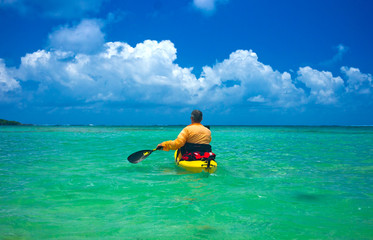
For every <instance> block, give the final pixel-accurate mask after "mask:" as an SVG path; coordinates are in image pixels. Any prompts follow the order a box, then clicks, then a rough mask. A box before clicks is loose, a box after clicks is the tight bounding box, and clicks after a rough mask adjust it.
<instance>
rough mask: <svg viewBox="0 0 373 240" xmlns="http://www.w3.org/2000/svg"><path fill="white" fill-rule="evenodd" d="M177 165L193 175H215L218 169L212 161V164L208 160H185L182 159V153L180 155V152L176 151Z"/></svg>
mask: <svg viewBox="0 0 373 240" xmlns="http://www.w3.org/2000/svg"><path fill="white" fill-rule="evenodd" d="M174 155H175V163H176V165H177V166H179V167H182V168H184V169H185V170H187V171H189V172H193V173H200V172H202V171H205V172H208V173H214V172H215V171H216V169H217V168H218V164H217V163H216V162H215V161H214V160H211V161H210V164H209V163H208V161H207V160H193V161H190V160H183V159H181V153H179V154H178V151H177V150H176V151H175V154H174Z"/></svg>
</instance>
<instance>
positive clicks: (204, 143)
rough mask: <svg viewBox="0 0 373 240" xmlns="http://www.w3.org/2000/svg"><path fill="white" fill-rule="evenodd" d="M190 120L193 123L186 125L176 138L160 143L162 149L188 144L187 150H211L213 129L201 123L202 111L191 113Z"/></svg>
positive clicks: (176, 147)
mask: <svg viewBox="0 0 373 240" xmlns="http://www.w3.org/2000/svg"><path fill="white" fill-rule="evenodd" d="M190 120H191V121H192V124H190V125H188V126H186V127H185V128H184V129H183V130H182V131H181V132H180V134H179V135H178V136H177V138H176V139H175V140H173V141H172V140H170V141H166V142H162V143H160V144H158V147H162V150H164V151H169V150H177V149H179V148H181V147H183V146H184V145H187V151H188V152H192V151H204V152H210V151H211V146H210V145H209V144H210V142H211V131H210V129H208V128H206V127H205V126H203V125H202V124H201V121H202V112H201V111H199V110H194V111H193V112H192V114H191V117H190Z"/></svg>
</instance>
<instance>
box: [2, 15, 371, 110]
mask: <svg viewBox="0 0 373 240" xmlns="http://www.w3.org/2000/svg"><path fill="white" fill-rule="evenodd" d="M102 26H103V25H102V24H101V23H100V21H98V20H83V21H81V22H80V23H79V24H77V25H75V26H62V27H60V28H58V29H56V30H55V31H54V32H52V33H51V34H50V35H49V47H50V48H49V49H41V50H38V51H36V52H33V53H28V54H26V55H25V56H24V57H22V58H21V64H20V66H19V67H18V68H16V69H10V68H7V67H6V65H5V63H4V61H3V60H1V59H0V86H1V90H0V102H1V103H9V102H11V101H20V99H21V101H24V102H25V103H27V104H35V105H45V106H63V107H87V106H92V105H94V104H96V103H105V104H114V105H119V106H121V107H124V108H125V107H128V106H132V105H137V104H152V105H167V106H193V105H199V106H204V107H212V106H214V107H217V106H221V107H222V108H224V107H225V106H235V105H239V106H247V107H260V106H265V107H266V108H268V107H269V108H271V107H272V108H283V109H288V108H297V107H302V106H305V105H308V104H313V105H321V106H335V105H343V104H344V101H345V98H346V97H349V96H359V95H369V94H370V93H371V91H372V87H373V85H372V75H371V74H365V73H362V72H360V70H359V69H358V68H353V67H347V66H345V67H342V68H341V73H342V74H343V77H341V76H333V74H332V73H331V72H328V71H320V70H317V69H313V68H311V67H309V66H306V67H300V68H299V70H298V71H297V72H295V73H290V72H279V71H277V70H274V69H273V68H272V67H271V66H270V65H266V64H264V63H262V62H260V60H259V57H258V55H257V54H256V53H255V52H254V51H253V50H237V51H235V52H233V53H231V54H230V55H229V56H228V57H227V59H225V60H223V61H221V62H217V63H216V64H215V65H213V66H205V67H203V69H202V72H201V74H200V76H196V75H195V74H193V73H192V70H193V69H192V68H185V67H182V66H179V65H178V64H176V63H175V61H176V59H177V49H176V47H175V46H174V44H173V43H172V42H171V41H169V40H164V41H160V42H158V41H153V40H145V41H144V42H141V43H138V44H137V45H136V46H130V45H129V44H128V43H125V42H119V41H118V42H105V34H104V33H103V32H102ZM369 96H370V95H369Z"/></svg>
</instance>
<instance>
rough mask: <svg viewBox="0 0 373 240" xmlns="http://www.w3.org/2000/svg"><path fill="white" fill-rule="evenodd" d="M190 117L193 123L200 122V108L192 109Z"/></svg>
mask: <svg viewBox="0 0 373 240" xmlns="http://www.w3.org/2000/svg"><path fill="white" fill-rule="evenodd" d="M191 118H192V120H193V121H194V122H195V123H200V122H201V121H202V112H201V111H200V110H193V112H192V114H191Z"/></svg>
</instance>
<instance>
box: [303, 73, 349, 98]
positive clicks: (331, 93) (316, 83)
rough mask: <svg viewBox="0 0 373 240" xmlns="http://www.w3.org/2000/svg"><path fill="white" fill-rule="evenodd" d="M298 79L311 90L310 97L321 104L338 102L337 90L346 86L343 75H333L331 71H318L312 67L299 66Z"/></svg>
mask: <svg viewBox="0 0 373 240" xmlns="http://www.w3.org/2000/svg"><path fill="white" fill-rule="evenodd" d="M297 79H298V80H299V81H301V82H303V83H304V84H305V85H306V86H307V87H308V88H309V89H310V90H311V93H310V99H311V100H315V101H316V103H321V104H332V103H336V102H337V101H338V96H337V92H338V91H340V90H341V89H342V88H343V86H344V82H343V80H342V78H341V77H333V75H332V73H331V72H326V71H318V70H315V69H312V68H311V67H303V68H299V70H298V78H297Z"/></svg>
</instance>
